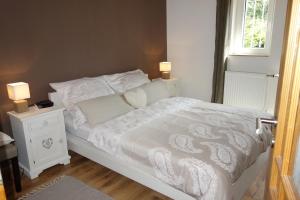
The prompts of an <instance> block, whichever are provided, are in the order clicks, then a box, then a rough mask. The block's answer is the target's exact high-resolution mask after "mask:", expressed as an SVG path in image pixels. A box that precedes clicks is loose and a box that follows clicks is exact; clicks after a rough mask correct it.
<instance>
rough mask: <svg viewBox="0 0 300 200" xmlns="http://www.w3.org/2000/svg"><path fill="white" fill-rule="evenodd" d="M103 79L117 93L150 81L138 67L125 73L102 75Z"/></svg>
mask: <svg viewBox="0 0 300 200" xmlns="http://www.w3.org/2000/svg"><path fill="white" fill-rule="evenodd" d="M104 79H105V81H106V82H107V83H108V85H109V86H110V87H112V88H113V89H114V91H116V92H117V93H124V92H126V91H127V90H130V89H132V88H136V87H139V86H141V85H143V84H145V83H149V82H150V80H149V79H148V76H147V75H146V74H145V73H144V72H143V71H142V70H140V69H137V70H134V71H129V72H125V73H119V74H112V75H104Z"/></svg>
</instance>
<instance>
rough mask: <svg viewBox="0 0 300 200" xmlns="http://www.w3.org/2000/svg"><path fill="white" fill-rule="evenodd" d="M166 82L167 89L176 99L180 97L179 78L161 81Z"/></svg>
mask: <svg viewBox="0 0 300 200" xmlns="http://www.w3.org/2000/svg"><path fill="white" fill-rule="evenodd" d="M161 80H163V81H164V82H166V84H167V87H168V89H169V91H170V93H171V95H172V96H174V97H176V96H178V95H179V92H180V89H179V86H180V85H179V80H178V79H177V78H170V79H161Z"/></svg>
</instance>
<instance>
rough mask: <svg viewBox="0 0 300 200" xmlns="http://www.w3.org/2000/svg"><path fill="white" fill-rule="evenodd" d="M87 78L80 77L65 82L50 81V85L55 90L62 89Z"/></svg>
mask: <svg viewBox="0 0 300 200" xmlns="http://www.w3.org/2000/svg"><path fill="white" fill-rule="evenodd" d="M84 79H86V78H80V79H74V80H70V81H65V82H58V83H49V85H50V87H51V88H52V89H54V90H55V91H57V92H58V91H61V90H63V89H64V88H66V87H69V86H72V85H74V84H75V83H77V82H82V81H84Z"/></svg>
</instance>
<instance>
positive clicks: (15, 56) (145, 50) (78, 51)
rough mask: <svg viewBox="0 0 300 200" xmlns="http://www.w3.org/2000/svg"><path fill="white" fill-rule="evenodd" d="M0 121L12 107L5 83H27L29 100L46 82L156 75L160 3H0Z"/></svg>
mask: <svg viewBox="0 0 300 200" xmlns="http://www.w3.org/2000/svg"><path fill="white" fill-rule="evenodd" d="M0 30H1V31H0V44H1V45H0V117H1V121H2V123H3V124H2V127H3V126H4V127H3V129H4V131H6V132H7V131H8V129H7V127H8V126H7V123H8V121H7V115H6V111H7V110H11V109H12V103H11V101H10V100H9V99H8V97H7V92H6V84H7V83H9V82H17V81H25V82H28V83H29V84H30V90H31V99H30V102H31V103H33V102H36V101H39V100H43V99H46V98H47V93H48V92H49V91H51V90H50V88H49V86H48V83H49V82H56V81H65V80H70V79H75V78H79V77H84V76H97V75H101V74H107V73H115V72H122V71H127V70H131V69H135V68H136V67H139V68H142V69H143V70H144V71H145V72H147V73H149V75H150V77H157V76H159V71H158V63H159V62H160V61H162V60H165V59H166V56H167V55H166V50H167V48H166V47H167V46H166V1H165V0H151V1H149V0H121V1H120V0H109V1H108V0H90V1H83V0H72V1H69V0H59V1H58V0H43V1H40V0H27V1H17V0H0Z"/></svg>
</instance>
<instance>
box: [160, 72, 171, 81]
mask: <svg viewBox="0 0 300 200" xmlns="http://www.w3.org/2000/svg"><path fill="white" fill-rule="evenodd" d="M161 78H162V79H170V78H171V73H170V72H162V73H161Z"/></svg>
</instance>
